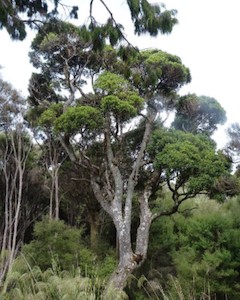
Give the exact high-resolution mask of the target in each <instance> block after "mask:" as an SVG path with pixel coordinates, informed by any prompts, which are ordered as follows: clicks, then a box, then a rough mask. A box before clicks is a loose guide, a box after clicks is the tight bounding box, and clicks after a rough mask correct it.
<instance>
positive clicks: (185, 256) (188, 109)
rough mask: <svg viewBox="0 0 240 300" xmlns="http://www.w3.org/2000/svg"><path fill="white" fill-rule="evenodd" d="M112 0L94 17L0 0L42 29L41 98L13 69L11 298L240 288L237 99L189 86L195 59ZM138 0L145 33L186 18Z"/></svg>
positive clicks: (5, 207)
mask: <svg viewBox="0 0 240 300" xmlns="http://www.w3.org/2000/svg"><path fill="white" fill-rule="evenodd" d="M100 2H101V3H102V5H103V6H104V7H105V9H106V11H107V12H108V15H109V18H108V19H107V20H106V23H104V24H102V23H99V22H98V21H97V20H96V18H95V16H94V14H93V6H94V1H90V3H89V18H88V21H87V23H86V24H84V25H81V26H75V25H73V24H72V23H70V21H69V22H66V21H63V20H62V19H63V18H62V19H61V13H60V14H59V12H61V9H62V7H64V9H65V10H67V11H68V13H69V15H70V17H72V18H77V17H78V15H77V13H78V8H77V6H72V7H67V6H64V4H63V3H61V2H60V1H54V3H51V4H50V3H49V2H48V1H42V0H38V1H35V2H29V1H1V2H0V28H5V29H6V30H7V31H8V33H9V35H10V36H11V37H12V38H13V39H15V40H20V41H21V40H23V39H24V38H25V36H26V34H27V31H26V26H30V27H31V28H32V29H34V30H35V31H36V36H35V38H34V40H33V41H32V45H31V49H29V57H30V61H31V64H32V65H33V66H34V67H35V69H36V72H35V73H33V74H32V76H31V79H30V81H29V87H28V88H29V96H28V98H27V99H24V98H22V96H21V95H20V94H19V93H18V91H16V90H15V89H14V87H12V86H11V85H10V84H9V83H8V82H6V81H5V80H4V78H0V182H1V185H0V218H1V222H0V224H1V227H0V246H1V254H0V295H1V299H6V300H8V299H11V300H12V299H13V300H14V299H36V300H37V299H69V300H73V299H139V300H141V299H165V300H167V299H192V300H193V299H219V300H221V299H224V300H226V299H228V300H233V299H240V283H239V282H240V281H239V279H240V278H239V277H240V273H239V272H240V252H239V248H240V231H239V225H240V219H239V210H240V198H239V192H240V179H239V177H240V175H239V168H238V156H239V151H240V142H239V141H240V125H239V124H232V125H231V127H230V128H229V130H228V134H229V143H228V144H227V145H226V147H225V148H224V149H217V147H216V143H215V142H214V140H213V139H212V135H213V134H214V132H215V131H216V130H217V127H218V125H221V124H224V122H225V121H226V113H225V110H224V108H223V107H222V106H221V105H220V103H219V102H218V101H217V100H216V99H214V98H211V97H209V96H205V95H196V94H187V95H184V96H180V95H179V94H178V91H179V89H180V88H181V87H182V86H183V85H185V84H187V83H189V82H190V81H191V74H190V69H189V68H188V67H186V66H185V65H184V64H183V62H182V61H181V59H180V58H179V57H178V56H175V55H173V54H169V53H166V52H164V51H161V50H159V49H148V50H144V51H140V50H139V49H137V48H136V47H135V46H134V45H132V44H131V41H129V40H128V39H127V38H126V35H125V34H124V28H123V26H122V25H121V24H119V23H117V22H116V20H115V19H114V15H113V14H112V13H111V11H110V9H109V8H108V6H107V4H106V3H105V2H104V1H100ZM127 3H128V8H129V12H130V14H131V18H132V22H133V25H134V28H135V33H136V35H142V34H149V35H151V36H157V35H159V34H169V33H171V31H172V30H173V28H174V26H175V24H177V19H176V11H175V10H167V9H166V8H165V7H164V6H162V5H161V6H159V5H155V4H154V5H153V4H150V3H149V2H148V1H146V0H129V1H127ZM20 41H19V42H20ZM89 91H90V92H89ZM203 93H204V91H203ZM169 115H171V116H172V115H174V119H173V121H172V122H171V124H170V125H169V124H168V123H167V121H168V120H169V118H168V117H169Z"/></svg>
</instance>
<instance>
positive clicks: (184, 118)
mask: <svg viewBox="0 0 240 300" xmlns="http://www.w3.org/2000/svg"><path fill="white" fill-rule="evenodd" d="M225 122H226V112H225V110H224V109H223V108H222V106H221V105H220V104H219V102H218V101H217V100H216V99H214V98H210V97H206V96H200V97H198V96H196V95H195V94H189V95H187V96H182V97H180V98H179V100H178V102H177V105H176V115H175V120H174V122H173V123H172V126H173V127H174V128H176V129H180V130H184V131H186V132H192V133H205V134H207V135H211V134H213V132H214V131H215V130H216V129H217V125H220V124H224V123H225Z"/></svg>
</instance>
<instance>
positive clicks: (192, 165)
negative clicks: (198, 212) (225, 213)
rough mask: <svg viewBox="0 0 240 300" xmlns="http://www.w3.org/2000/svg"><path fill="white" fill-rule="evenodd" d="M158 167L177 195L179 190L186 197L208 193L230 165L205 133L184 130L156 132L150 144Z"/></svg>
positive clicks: (151, 152)
mask: <svg viewBox="0 0 240 300" xmlns="http://www.w3.org/2000/svg"><path fill="white" fill-rule="evenodd" d="M149 151H150V154H151V155H153V156H154V162H155V166H156V167H157V168H160V169H161V170H163V171H164V174H165V176H166V180H167V182H168V184H169V187H171V181H172V180H174V181H175V184H174V187H172V191H173V193H174V194H175V196H176V197H178V196H177V195H179V194H178V192H177V191H178V190H179V189H180V190H181V189H183V191H182V192H181V193H182V195H185V196H193V195H196V194H197V193H199V192H207V191H209V190H210V189H211V187H212V186H213V185H214V183H215V181H216V179H217V178H218V177H219V176H221V175H223V174H224V173H225V172H227V170H228V168H227V167H229V166H228V164H227V161H226V159H225V157H224V156H223V155H221V153H219V154H217V153H216V152H215V145H214V143H213V142H212V141H211V140H210V139H209V138H208V137H206V136H204V135H193V134H191V133H184V132H182V131H174V130H159V131H156V132H155V133H154V134H153V137H152V142H151V144H150V145H149Z"/></svg>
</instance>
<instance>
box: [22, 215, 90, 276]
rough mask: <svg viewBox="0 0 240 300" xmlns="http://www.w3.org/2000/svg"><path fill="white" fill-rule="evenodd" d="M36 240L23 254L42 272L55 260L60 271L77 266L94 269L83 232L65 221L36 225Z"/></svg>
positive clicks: (24, 248) (44, 222) (25, 247)
mask: <svg viewBox="0 0 240 300" xmlns="http://www.w3.org/2000/svg"><path fill="white" fill-rule="evenodd" d="M33 235H34V239H33V240H32V241H31V242H30V244H28V245H25V246H24V247H23V253H24V255H25V256H26V257H27V259H28V260H30V262H31V265H37V266H39V267H40V268H41V269H42V270H46V269H47V268H50V267H51V266H52V263H53V260H55V261H56V262H57V264H58V265H59V267H60V269H62V270H71V269H73V268H74V267H76V266H80V267H82V270H83V271H84V270H85V268H86V266H87V265H88V266H89V267H91V268H92V267H93V265H92V259H93V256H92V254H91V252H90V250H89V249H87V248H86V247H84V245H83V242H82V237H81V236H82V231H81V230H79V229H76V228H71V227H69V226H67V225H65V224H64V222H63V221H55V220H52V221H49V220H47V219H44V220H43V221H41V222H38V223H36V224H35V227H34V233H33Z"/></svg>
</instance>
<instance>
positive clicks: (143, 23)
mask: <svg viewBox="0 0 240 300" xmlns="http://www.w3.org/2000/svg"><path fill="white" fill-rule="evenodd" d="M127 3H128V6H129V8H130V12H131V17H132V20H133V22H134V26H135V33H137V34H138V35H141V34H143V33H147V32H148V33H149V34H150V35H151V36H156V35H157V34H158V33H159V32H161V33H163V34H166V33H171V31H172V29H173V26H174V25H175V24H177V19H176V18H175V16H176V11H175V10H164V7H163V6H162V7H160V6H159V5H156V4H150V3H149V2H148V1H147V0H128V1H127Z"/></svg>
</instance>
